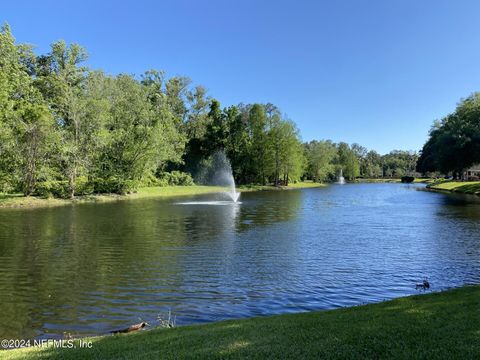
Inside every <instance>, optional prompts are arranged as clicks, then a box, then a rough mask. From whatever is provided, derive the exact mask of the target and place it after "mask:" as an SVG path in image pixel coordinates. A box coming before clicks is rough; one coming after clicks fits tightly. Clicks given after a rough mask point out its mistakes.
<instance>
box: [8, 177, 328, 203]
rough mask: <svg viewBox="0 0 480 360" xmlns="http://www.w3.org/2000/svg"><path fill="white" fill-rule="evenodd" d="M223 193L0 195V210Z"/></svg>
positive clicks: (160, 190)
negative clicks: (58, 195) (42, 196)
mask: <svg viewBox="0 0 480 360" xmlns="http://www.w3.org/2000/svg"><path fill="white" fill-rule="evenodd" d="M321 186H325V185H324V184H320V183H313V182H300V183H296V184H291V185H289V186H288V187H287V186H281V187H275V186H269V185H267V186H261V185H250V186H240V187H239V188H238V189H237V190H238V191H240V192H247V191H268V190H291V189H301V188H312V187H321ZM222 191H225V188H224V187H220V186H204V185H193V186H165V187H158V186H157V187H143V188H139V189H138V191H137V192H136V193H133V194H128V195H118V194H99V195H87V196H78V197H76V198H75V199H57V198H41V197H37V196H28V197H26V196H23V195H22V194H0V209H1V208H40V207H53V206H62V205H71V204H79V203H91V202H110V201H120V200H133V199H148V198H168V197H174V196H191V195H201V194H212V193H218V192H222Z"/></svg>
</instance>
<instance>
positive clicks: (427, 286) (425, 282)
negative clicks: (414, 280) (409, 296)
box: [415, 279, 430, 290]
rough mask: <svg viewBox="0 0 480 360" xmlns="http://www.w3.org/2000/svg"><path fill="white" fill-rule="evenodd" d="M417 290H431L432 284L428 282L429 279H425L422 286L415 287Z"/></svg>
mask: <svg viewBox="0 0 480 360" xmlns="http://www.w3.org/2000/svg"><path fill="white" fill-rule="evenodd" d="M415 289H420V290H427V289H430V283H429V282H428V280H427V279H423V282H422V283H421V284H417V285H415Z"/></svg>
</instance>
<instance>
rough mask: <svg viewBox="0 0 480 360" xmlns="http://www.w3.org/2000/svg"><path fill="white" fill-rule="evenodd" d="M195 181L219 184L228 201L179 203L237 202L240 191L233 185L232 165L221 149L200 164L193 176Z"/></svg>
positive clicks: (187, 203)
mask: <svg viewBox="0 0 480 360" xmlns="http://www.w3.org/2000/svg"><path fill="white" fill-rule="evenodd" d="M195 182H196V183H197V184H203V185H214V186H220V187H223V188H225V189H226V191H224V192H223V195H224V196H226V197H228V199H229V201H194V202H183V203H179V204H182V205H229V204H232V202H233V203H239V202H238V199H239V198H240V193H239V192H237V188H236V187H235V179H234V178H233V172H232V166H231V165H230V161H229V160H228V158H227V156H226V155H225V153H224V152H223V151H217V152H215V153H214V154H213V155H212V156H211V157H210V158H209V159H207V160H206V161H205V162H204V163H203V164H202V166H201V169H200V171H199V173H198V174H197V175H196V176H195Z"/></svg>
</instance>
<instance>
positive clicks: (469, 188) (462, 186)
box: [428, 181, 480, 195]
mask: <svg viewBox="0 0 480 360" xmlns="http://www.w3.org/2000/svg"><path fill="white" fill-rule="evenodd" d="M428 188H429V189H433V190H445V191H453V192H457V193H462V194H476V195H480V181H439V182H435V183H432V184H430V185H429V186H428Z"/></svg>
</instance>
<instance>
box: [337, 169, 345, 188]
mask: <svg viewBox="0 0 480 360" xmlns="http://www.w3.org/2000/svg"><path fill="white" fill-rule="evenodd" d="M337 184H340V185H343V184H345V178H344V177H343V169H340V175H339V176H338V179H337Z"/></svg>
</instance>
